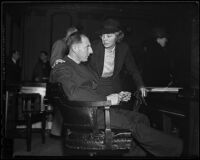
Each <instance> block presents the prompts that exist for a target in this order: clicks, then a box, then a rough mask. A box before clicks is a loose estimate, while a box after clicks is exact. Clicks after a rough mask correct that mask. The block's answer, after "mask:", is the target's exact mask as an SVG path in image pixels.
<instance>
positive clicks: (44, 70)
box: [33, 60, 51, 82]
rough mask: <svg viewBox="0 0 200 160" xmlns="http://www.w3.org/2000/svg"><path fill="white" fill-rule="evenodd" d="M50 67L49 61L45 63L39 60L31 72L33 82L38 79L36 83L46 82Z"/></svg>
mask: <svg viewBox="0 0 200 160" xmlns="http://www.w3.org/2000/svg"><path fill="white" fill-rule="evenodd" d="M50 71H51V66H50V63H49V61H47V62H46V63H44V62H42V61H41V60H39V61H38V62H37V63H36V65H35V67H34V70H33V80H35V78H38V82H48V79H49V74H50Z"/></svg>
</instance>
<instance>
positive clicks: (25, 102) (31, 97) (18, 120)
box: [14, 92, 46, 151]
mask: <svg viewBox="0 0 200 160" xmlns="http://www.w3.org/2000/svg"><path fill="white" fill-rule="evenodd" d="M36 101H37V103H38V105H37V104H36ZM40 101H41V96H40V94H37V93H20V92H19V93H18V95H17V108H16V111H15V131H16V132H15V133H16V134H15V136H14V137H15V138H26V143H27V151H31V141H32V132H33V131H38V130H39V132H40V133H41V136H42V143H45V129H46V113H45V111H42V112H41V107H40V103H41V102H40ZM36 122H41V124H42V127H41V128H39V129H33V128H32V124H33V123H36ZM20 125H25V128H22V129H19V128H18V127H17V126H20ZM20 131H21V132H20ZM24 132H25V134H24Z"/></svg>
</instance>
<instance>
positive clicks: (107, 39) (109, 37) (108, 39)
mask: <svg viewBox="0 0 200 160" xmlns="http://www.w3.org/2000/svg"><path fill="white" fill-rule="evenodd" d="M101 40H102V43H103V45H104V47H105V48H113V47H114V46H115V44H116V41H117V35H116V34H115V33H109V34H102V35H101Z"/></svg>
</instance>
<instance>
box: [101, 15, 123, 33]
mask: <svg viewBox="0 0 200 160" xmlns="http://www.w3.org/2000/svg"><path fill="white" fill-rule="evenodd" d="M120 30H121V26H120V23H119V22H118V21H117V20H114V19H107V20H105V21H104V23H103V26H102V28H101V29H100V30H99V31H97V33H98V34H99V35H102V34H109V33H115V32H118V31H120Z"/></svg>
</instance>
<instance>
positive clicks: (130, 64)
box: [125, 45, 144, 88]
mask: <svg viewBox="0 0 200 160" xmlns="http://www.w3.org/2000/svg"><path fill="white" fill-rule="evenodd" d="M126 52H127V54H126V57H125V66H126V69H127V70H128V72H129V73H130V74H131V76H132V78H133V80H134V82H135V84H136V87H137V88H140V87H142V86H144V83H143V80H142V77H141V75H140V72H139V70H138V67H137V65H136V63H135V59H134V57H133V56H132V54H131V51H130V48H129V47H128V45H126Z"/></svg>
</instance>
